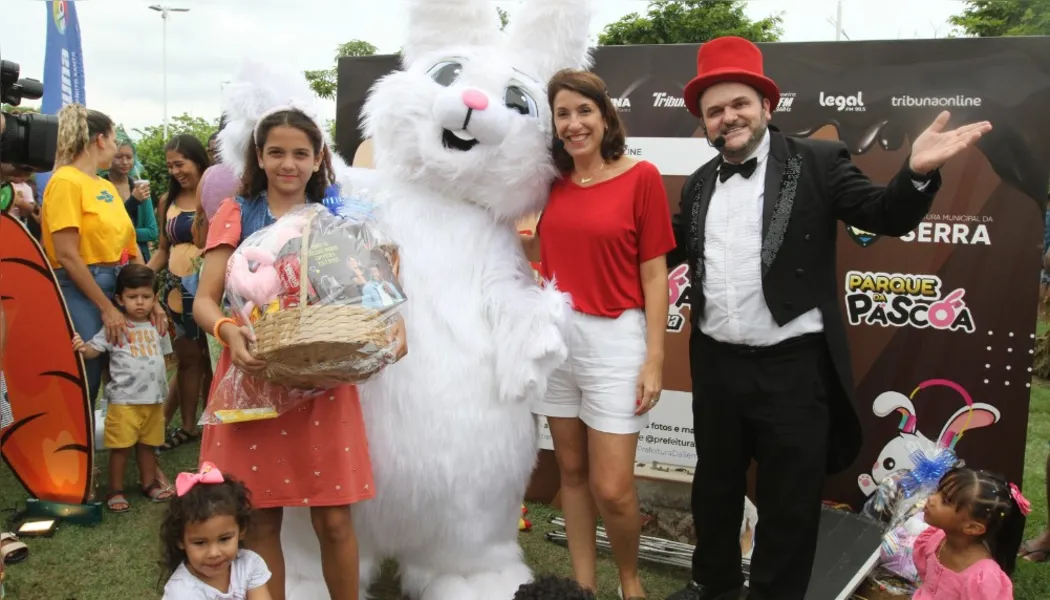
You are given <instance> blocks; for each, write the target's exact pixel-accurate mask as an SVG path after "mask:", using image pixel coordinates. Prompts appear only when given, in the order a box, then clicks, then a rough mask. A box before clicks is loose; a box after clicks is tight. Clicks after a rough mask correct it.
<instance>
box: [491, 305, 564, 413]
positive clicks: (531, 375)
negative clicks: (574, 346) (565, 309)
mask: <svg viewBox="0 0 1050 600" xmlns="http://www.w3.org/2000/svg"><path fill="white" fill-rule="evenodd" d="M520 331H521V333H520V336H521V341H520V342H518V343H505V344H501V345H502V346H503V349H502V351H501V352H500V355H499V358H498V359H497V365H496V368H497V376H498V378H499V390H500V399H501V400H502V401H503V402H517V401H522V400H531V399H537V398H539V397H540V396H542V395H543V393H544V392H545V391H546V389H547V377H548V376H550V374H551V372H552V371H554V369H556V368H558V367H559V366H560V365H561V363H563V362H564V361H565V359H566V358H567V357H568V355H569V348H568V346H566V344H565V339H564V338H563V337H562V332H561V328H560V327H558V326H556V325H554V324H551V323H548V324H547V325H545V326H542V327H540V328H537V329H531V330H526V329H525V328H522V329H521V330H520Z"/></svg>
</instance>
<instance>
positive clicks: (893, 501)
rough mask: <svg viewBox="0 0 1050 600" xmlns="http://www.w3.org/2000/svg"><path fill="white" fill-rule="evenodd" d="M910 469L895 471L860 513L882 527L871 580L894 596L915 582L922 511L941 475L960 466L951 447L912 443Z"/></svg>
mask: <svg viewBox="0 0 1050 600" xmlns="http://www.w3.org/2000/svg"><path fill="white" fill-rule="evenodd" d="M908 449H909V450H910V451H911V454H910V455H909V458H910V459H911V461H912V465H913V466H912V468H911V469H902V470H900V471H894V472H893V473H890V474H889V475H887V476H886V477H884V478H883V479H882V481H880V482H879V487H878V488H877V489H876V490H875V493H874V494H872V496H871V498H869V499H868V501H867V502H866V503H865V504H864V508H863V510H862V513H863V514H864V515H866V516H867V517H869V518H871V519H874V520H875V521H877V522H879V523H881V524H882V526H883V537H882V545H881V547H880V549H879V561H878V563H877V565H876V566H877V567H878V569H877V570H876V572H875V573H873V575H872V577H871V578H872V579H873V580H874V581H876V582H877V583H878V584H879V585H880V586H881V587H883V588H886V589H892V590H893V591H894V593H900V594H910V593H912V592H914V590H915V585H916V584H917V583H918V573H917V572H916V569H915V562H914V560H913V559H912V549H913V547H914V544H915V540H916V539H918V537H919V534H921V533H922V532H923V531H924V530H925V529H926V528H927V527H928V525H926V521H925V519H924V512H923V509H924V508H925V507H926V500H927V499H928V498H929V497H930V495H931V494H933V493H934V492H935V491H936V490H937V484H938V483H940V480H941V478H942V477H944V474H945V473H947V472H948V471H949V470H950V469H951V468H952V467H955V466H960V465H962V461H960V460H959V459H958V458H957V457H956V455H955V451H954V450H952V449H951V448H945V447H943V446H939V445H934V444H923V445H920V444H919V443H913V444H911V445H909V448H908Z"/></svg>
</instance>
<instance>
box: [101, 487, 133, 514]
mask: <svg viewBox="0 0 1050 600" xmlns="http://www.w3.org/2000/svg"><path fill="white" fill-rule="evenodd" d="M106 508H108V509H109V512H115V513H123V512H128V511H129V510H131V503H130V502H128V499H127V498H125V497H124V492H123V491H122V490H117V491H115V492H110V493H109V494H107V495H106Z"/></svg>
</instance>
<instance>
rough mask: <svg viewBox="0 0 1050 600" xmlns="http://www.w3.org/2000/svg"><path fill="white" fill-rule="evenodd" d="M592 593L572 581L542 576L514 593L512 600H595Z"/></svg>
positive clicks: (552, 576) (554, 576)
mask: <svg viewBox="0 0 1050 600" xmlns="http://www.w3.org/2000/svg"><path fill="white" fill-rule="evenodd" d="M595 598H596V597H595V595H594V592H592V591H590V590H586V589H584V588H583V587H581V586H580V584H578V583H576V582H575V581H573V580H572V579H568V578H565V577H558V576H556V575H543V576H541V577H539V578H538V579H536V580H535V581H533V582H531V583H526V584H523V585H522V586H521V587H519V588H518V591H517V592H515V593H514V600H595Z"/></svg>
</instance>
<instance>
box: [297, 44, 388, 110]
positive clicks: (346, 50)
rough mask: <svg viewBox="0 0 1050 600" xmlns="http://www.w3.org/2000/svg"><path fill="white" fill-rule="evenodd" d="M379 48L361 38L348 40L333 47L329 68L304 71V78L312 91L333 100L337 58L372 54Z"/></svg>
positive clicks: (337, 87) (337, 78)
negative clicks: (331, 64) (333, 56)
mask: <svg viewBox="0 0 1050 600" xmlns="http://www.w3.org/2000/svg"><path fill="white" fill-rule="evenodd" d="M378 51H379V49H378V48H376V47H375V46H373V45H372V44H369V43H368V42H365V41H362V40H350V41H349V42H347V43H345V44H342V45H340V46H339V47H338V48H336V49H335V66H333V67H332V68H330V69H318V70H315V71H306V72H304V75H306V80H307V81H308V82H310V87H311V88H313V90H314V93H316V94H317V95H318V96H320V97H322V98H324V99H326V100H334V99H335V92H336V90H337V89H339V83H338V82H339V59H340V58H342V57H344V56H372V55H373V54H375V53H376V52H378Z"/></svg>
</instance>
